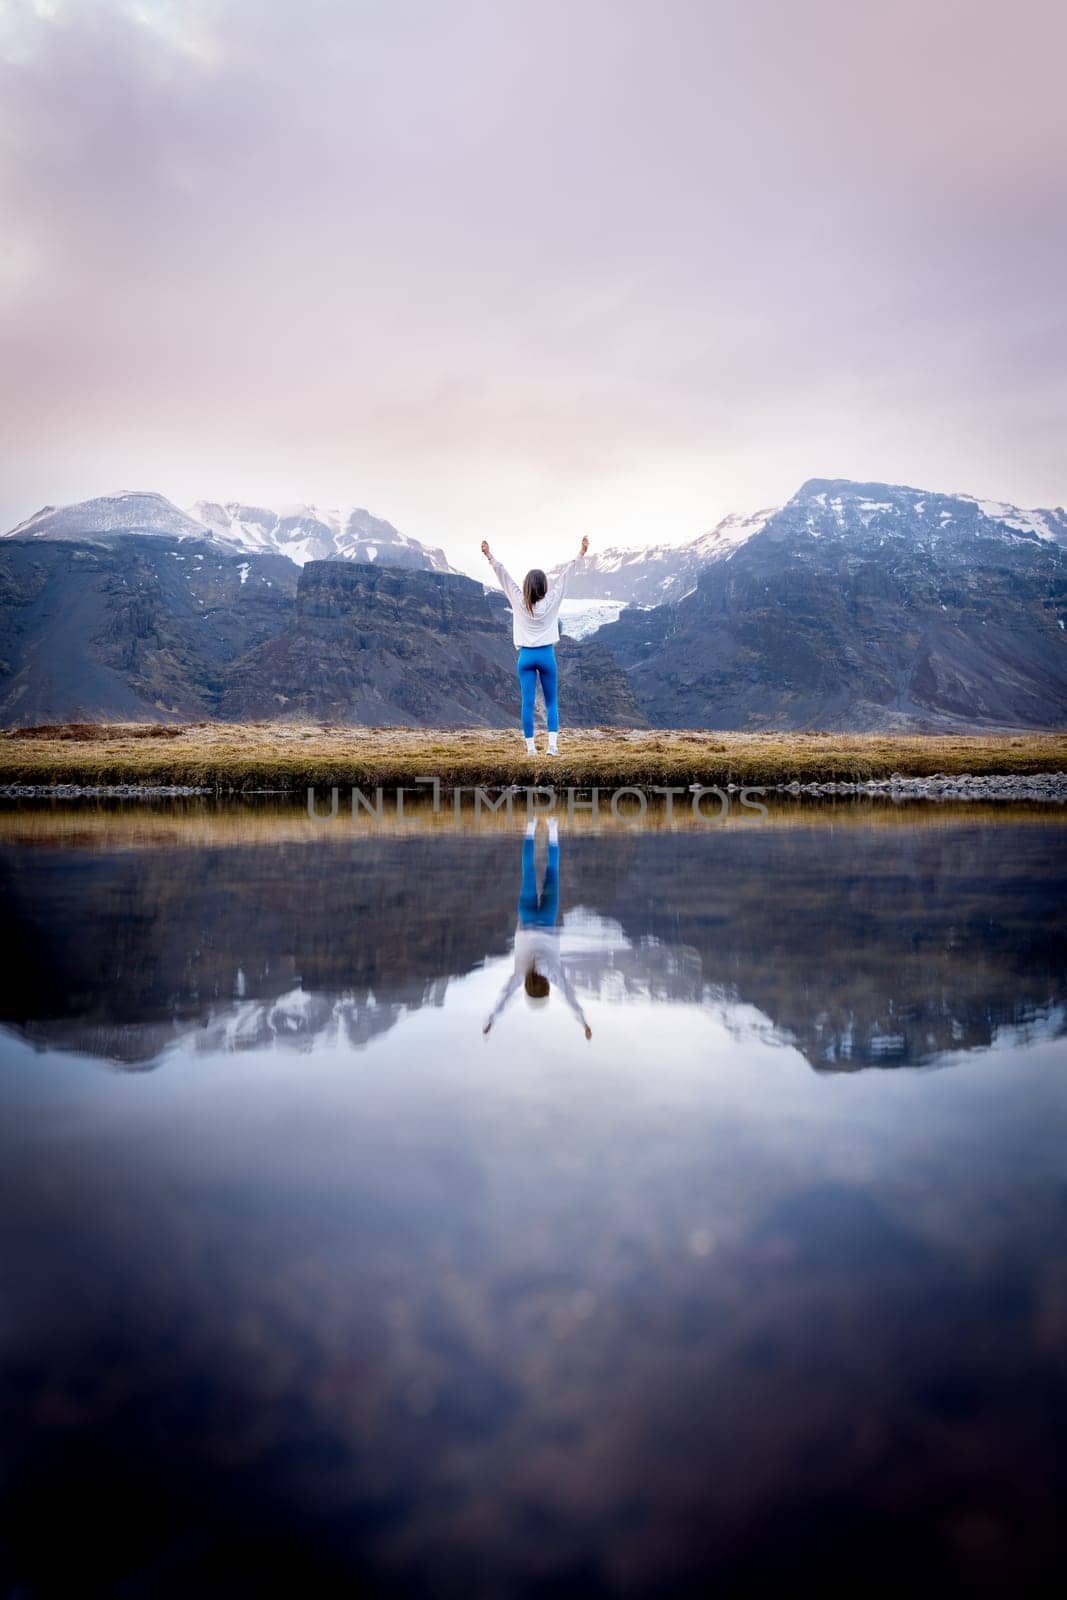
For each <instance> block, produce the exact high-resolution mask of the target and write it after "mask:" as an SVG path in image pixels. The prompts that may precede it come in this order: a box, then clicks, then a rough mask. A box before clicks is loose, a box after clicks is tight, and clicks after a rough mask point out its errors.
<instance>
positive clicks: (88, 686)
mask: <svg viewBox="0 0 1067 1600" xmlns="http://www.w3.org/2000/svg"><path fill="white" fill-rule="evenodd" d="M298 577H299V573H298V570H297V568H296V567H294V566H293V564H292V562H291V561H287V560H286V559H285V558H284V557H283V556H245V557H244V558H243V559H242V557H241V556H240V555H239V554H238V553H237V552H236V551H230V550H224V549H221V548H220V547H219V546H217V545H214V544H212V543H211V542H210V541H208V540H196V539H193V538H191V537H189V538H187V537H181V536H179V537H171V536H168V535H166V534H163V533H154V534H151V533H150V534H117V535H115V536H114V537H112V538H111V539H110V541H108V542H106V543H102V544H91V543H80V542H73V541H67V540H60V539H57V538H44V539H41V540H40V541H37V540H36V539H32V538H31V539H8V540H5V541H4V542H3V543H2V544H0V640H2V643H0V724H3V725H5V726H11V725H12V724H26V723H34V722H65V721H95V720H98V719H102V720H109V719H113V718H116V719H118V718H126V717H136V718H143V717H149V718H153V719H155V718H160V719H164V720H171V719H181V718H190V717H191V718H198V717H204V716H210V715H212V714H213V712H214V709H215V706H216V703H217V698H218V694H219V689H220V686H221V683H222V680H223V677H224V676H225V673H226V671H227V669H228V668H229V667H230V666H231V665H232V663H233V662H235V661H236V660H237V659H238V658H239V657H240V656H242V655H244V654H245V653H246V652H247V651H248V650H250V649H251V648H253V647H254V646H255V645H257V644H260V643H261V642H262V641H263V640H264V639H266V638H268V637H270V636H272V635H273V634H275V633H277V632H278V630H279V629H280V628H282V627H283V626H284V625H285V623H286V621H287V620H288V616H289V613H290V612H291V610H292V607H293V600H294V597H295V594H296V585H297V579H298Z"/></svg>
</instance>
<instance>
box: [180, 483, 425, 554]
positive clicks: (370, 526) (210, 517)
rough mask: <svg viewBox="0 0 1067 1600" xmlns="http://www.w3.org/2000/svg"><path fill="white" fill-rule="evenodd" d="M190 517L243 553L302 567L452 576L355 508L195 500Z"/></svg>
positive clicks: (420, 547) (421, 547) (413, 543)
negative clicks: (344, 564) (373, 565)
mask: <svg viewBox="0 0 1067 1600" xmlns="http://www.w3.org/2000/svg"><path fill="white" fill-rule="evenodd" d="M188 514H189V516H190V517H193V518H195V519H196V521H198V522H199V523H201V524H202V525H203V527H204V528H206V529H208V530H209V531H210V533H211V534H212V536H213V537H214V538H216V539H221V540H223V541H224V542H225V543H227V544H231V545H237V546H238V547H239V548H240V549H242V550H251V551H255V552H257V553H265V552H269V553H271V554H273V555H284V556H288V557H289V559H290V560H291V561H295V562H296V564H297V566H298V567H302V566H303V565H304V563H305V562H306V561H334V560H338V559H342V560H347V561H371V562H373V561H377V562H378V563H379V564H380V565H381V566H384V567H408V568H413V569H415V570H417V571H420V572H453V571H455V568H454V567H451V566H450V565H449V563H448V559H447V557H446V556H445V553H444V551H443V550H440V549H438V548H436V547H434V546H430V545H425V544H423V543H422V542H421V541H420V540H418V539H413V538H411V536H410V535H408V534H405V533H401V532H400V531H399V530H398V529H396V528H394V527H393V525H392V523H391V522H384V521H382V519H381V518H380V517H372V516H371V514H370V512H369V511H364V510H363V509H362V508H361V507H358V506H341V507H323V506H309V505H295V506H283V507H282V508H281V509H280V510H277V511H275V510H272V509H271V508H269V507H267V506H248V505H241V504H240V503H239V502H238V501H235V500H230V501H227V503H226V504H225V505H220V504H219V503H218V502H217V501H214V500H197V501H196V502H195V503H194V504H193V505H191V506H190V507H189V513H188Z"/></svg>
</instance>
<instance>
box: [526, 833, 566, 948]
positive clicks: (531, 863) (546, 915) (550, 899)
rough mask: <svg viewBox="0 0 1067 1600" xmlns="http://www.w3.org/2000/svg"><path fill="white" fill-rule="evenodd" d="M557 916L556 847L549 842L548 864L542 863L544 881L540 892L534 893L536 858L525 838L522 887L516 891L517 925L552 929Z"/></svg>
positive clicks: (557, 864) (532, 842)
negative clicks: (517, 905)
mask: <svg viewBox="0 0 1067 1600" xmlns="http://www.w3.org/2000/svg"><path fill="white" fill-rule="evenodd" d="M558 916H559V845H558V844H552V843H551V842H550V843H549V846H548V861H547V862H546V863H545V881H544V883H543V884H542V885H541V893H540V894H538V892H537V857H536V856H535V854H534V841H533V840H532V839H525V840H524V841H523V846H522V888H521V889H520V890H519V926H520V927H523V928H554V927H555V926H556V918H557V917H558Z"/></svg>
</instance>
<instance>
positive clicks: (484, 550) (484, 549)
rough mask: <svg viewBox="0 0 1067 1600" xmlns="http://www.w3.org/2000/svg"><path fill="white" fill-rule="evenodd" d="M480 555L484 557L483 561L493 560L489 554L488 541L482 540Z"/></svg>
mask: <svg viewBox="0 0 1067 1600" xmlns="http://www.w3.org/2000/svg"><path fill="white" fill-rule="evenodd" d="M482 555H483V556H484V557H485V559H486V560H487V561H491V560H492V559H493V558H492V556H491V555H490V554H489V540H488V539H483V540H482Z"/></svg>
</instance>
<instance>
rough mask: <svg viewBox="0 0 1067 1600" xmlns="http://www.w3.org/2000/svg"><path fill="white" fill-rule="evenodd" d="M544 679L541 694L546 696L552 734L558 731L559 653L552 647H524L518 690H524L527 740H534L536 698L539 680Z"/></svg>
mask: <svg viewBox="0 0 1067 1600" xmlns="http://www.w3.org/2000/svg"><path fill="white" fill-rule="evenodd" d="M538 676H540V679H541V693H542V694H543V695H544V697H545V719H546V721H547V722H548V731H549V733H558V732H559V674H558V672H557V671H556V652H555V650H554V649H553V648H552V646H551V645H550V644H539V645H537V646H536V647H534V646H531V645H528V644H524V645H523V647H522V649H521V650H520V651H519V688H520V689H521V690H522V731H523V733H524V734H525V735H526V737H527V739H532V738H533V729H534V721H533V717H534V697H535V695H536V694H537V679H538Z"/></svg>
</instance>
